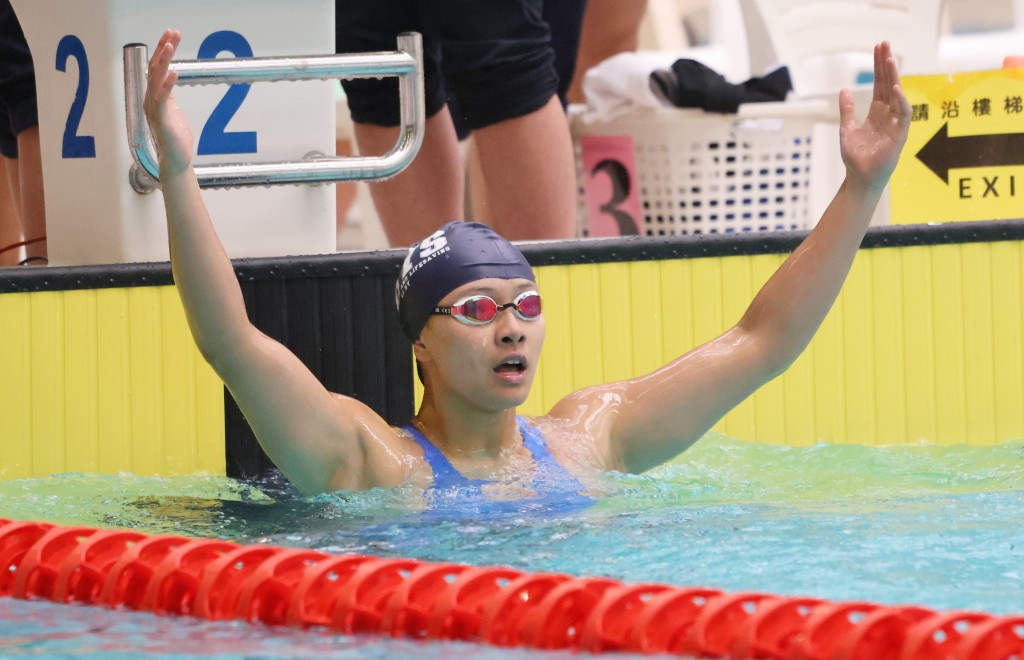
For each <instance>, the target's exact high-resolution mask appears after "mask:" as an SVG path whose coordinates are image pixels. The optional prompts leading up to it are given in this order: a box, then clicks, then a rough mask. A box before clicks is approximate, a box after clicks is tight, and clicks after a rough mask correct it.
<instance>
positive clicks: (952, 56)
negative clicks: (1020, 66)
mask: <svg viewBox="0 0 1024 660" xmlns="http://www.w3.org/2000/svg"><path fill="white" fill-rule="evenodd" d="M997 1H1000V2H1003V3H1007V4H1009V6H1008V7H1005V6H1004V7H1003V9H1004V10H1005V9H1008V10H1009V12H1008V13H1009V14H1010V15H1011V16H1012V21H1011V24H1010V25H1009V26H1007V27H1006V28H1004V29H996V30H980V31H971V32H963V33H961V32H958V31H956V30H953V32H952V33H951V34H945V35H943V36H942V38H941V40H940V41H939V53H938V60H939V68H940V70H941V71H942V72H944V73H948V72H957V71H979V70H984V69H998V68H999V67H1001V66H1002V63H1003V58H1005V57H1006V56H1008V55H1024V0H997Z"/></svg>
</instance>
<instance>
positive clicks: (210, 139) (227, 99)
mask: <svg viewBox="0 0 1024 660" xmlns="http://www.w3.org/2000/svg"><path fill="white" fill-rule="evenodd" d="M223 52H228V53H230V54H231V55H233V56H234V57H252V46H250V45H249V42H248V41H246V40H245V37H243V36H242V35H240V34H238V33H237V32H232V31H231V30H221V31H220V32H214V33H213V34H211V35H210V36H208V37H207V38H206V39H204V40H203V43H202V44H201V45H200V46H199V59H201V60H212V59H214V58H216V57H217V56H218V55H220V54H221V53H223ZM248 94H249V85H248V84H242V83H237V84H234V85H231V87H229V88H228V91H227V93H226V94H224V98H222V99H221V100H220V103H218V104H217V107H216V108H214V109H213V113H212V114H211V115H210V118H209V119H207V120H206V125H205V126H203V132H202V133H201V134H200V135H199V147H198V150H197V153H198V154H199V155H200V156H208V155H211V154H252V153H256V131H234V132H230V133H229V132H228V131H226V130H225V129H226V128H227V125H228V122H230V121H231V119H232V117H234V116H235V113H236V112H238V108H239V106H241V105H242V101H244V100H245V97H246V96H247V95H248Z"/></svg>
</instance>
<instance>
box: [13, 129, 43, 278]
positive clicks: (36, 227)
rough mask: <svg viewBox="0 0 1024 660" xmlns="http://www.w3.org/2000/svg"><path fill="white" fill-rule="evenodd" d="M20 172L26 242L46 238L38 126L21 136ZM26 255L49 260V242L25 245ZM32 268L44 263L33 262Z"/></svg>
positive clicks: (23, 230)
mask: <svg viewBox="0 0 1024 660" xmlns="http://www.w3.org/2000/svg"><path fill="white" fill-rule="evenodd" d="M18 173H19V179H20V186H21V191H20V197H21V233H22V234H23V235H24V236H25V240H26V241H31V240H33V239H37V238H43V237H45V236H46V202H45V201H44V199H43V159H42V155H41V153H40V150H39V127H38V126H33V127H32V128H28V129H25V130H24V131H22V132H21V133H19V134H18ZM25 256H26V258H29V259H31V258H32V257H41V258H43V259H45V258H46V241H45V240H44V241H36V242H34V243H32V244H30V245H26V246H25ZM32 263H33V265H40V264H43V263H45V262H42V261H34V262H32Z"/></svg>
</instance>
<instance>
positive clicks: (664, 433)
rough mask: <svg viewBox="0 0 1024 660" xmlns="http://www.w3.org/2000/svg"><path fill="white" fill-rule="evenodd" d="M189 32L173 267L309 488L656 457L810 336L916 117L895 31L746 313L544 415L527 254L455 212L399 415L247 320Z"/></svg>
mask: <svg viewBox="0 0 1024 660" xmlns="http://www.w3.org/2000/svg"><path fill="white" fill-rule="evenodd" d="M180 39H181V35H180V33H178V32H175V31H170V30H168V31H167V32H165V33H164V35H163V37H162V38H161V39H160V43H159V45H158V46H157V48H156V50H155V51H154V53H153V57H152V59H151V61H150V67H149V87H148V89H147V92H146V101H145V108H146V115H147V117H148V119H149V123H150V126H151V127H152V129H153V134H154V136H155V138H156V141H157V145H158V147H159V152H160V183H161V187H162V189H163V195H164V203H165V206H166V209H167V223H168V232H169V240H170V248H171V265H172V270H173V273H174V281H175V283H176V284H177V287H178V292H179V294H180V295H181V299H182V303H183V305H184V308H185V312H186V315H187V318H188V322H189V326H190V328H191V330H192V335H193V337H194V338H195V341H196V344H197V345H198V347H199V350H200V351H201V352H202V354H203V356H204V357H205V358H206V359H207V360H208V361H209V362H210V364H211V365H212V366H213V368H214V369H215V370H216V371H217V373H218V375H219V376H220V377H221V379H223V381H224V383H225V384H226V385H227V387H228V389H229V390H230V391H231V394H232V395H233V396H234V398H235V400H236V401H237V402H238V405H239V407H240V408H241V410H242V412H243V413H244V414H245V417H246V419H247V420H248V422H249V424H250V425H251V426H252V428H253V431H254V432H255V434H256V437H257V438H258V439H259V441H260V444H261V445H262V446H263V448H264V450H265V451H266V452H267V454H268V455H269V456H270V458H271V459H272V460H273V461H274V463H275V464H276V465H277V466H278V467H279V468H280V469H281V470H282V471H283V472H284V474H285V475H286V476H287V477H288V478H289V479H290V480H291V481H292V482H293V483H294V484H295V485H296V486H297V487H298V488H299V489H300V490H302V491H304V492H306V493H317V492H325V491H333V490H337V489H354V490H360V489H367V488H373V487H377V486H383V487H390V486H397V485H400V484H406V483H420V484H423V485H429V484H430V483H431V482H432V481H433V483H434V484H435V485H439V486H442V485H453V486H458V485H465V484H469V485H479V484H482V483H487V482H496V483H509V482H511V483H515V482H517V481H522V480H523V479H532V477H533V475H534V473H539V472H546V473H547V474H548V475H549V476H553V477H554V481H556V482H557V481H561V482H562V483H564V484H566V485H571V486H570V487H571V488H578V484H579V482H578V481H577V480H576V479H575V478H574V476H573V475H583V474H585V473H587V472H594V471H605V470H618V471H624V472H642V471H644V470H648V469H650V468H652V467H654V466H656V465H659V464H660V463H663V462H665V461H668V460H670V459H672V458H673V457H675V456H677V455H678V454H679V453H681V452H682V451H684V450H685V449H686V448H688V447H689V446H690V445H691V444H693V443H694V442H695V441H696V440H697V439H699V438H700V437H701V436H702V435H703V434H704V433H705V432H706V431H707V430H708V429H710V428H711V426H712V425H713V424H714V423H715V422H716V421H718V420H719V419H720V418H721V417H722V416H723V415H725V413H727V412H728V411H729V410H730V409H732V408H733V407H734V406H736V405H737V404H739V403H740V402H741V401H743V400H744V399H745V398H746V397H748V396H750V394H752V393H753V392H754V391H755V390H757V388H759V387H760V386H761V385H763V384H764V383H766V382H768V381H769V380H771V379H772V378H774V377H775V376H777V375H779V374H780V373H782V372H783V371H784V370H785V369H786V368H787V367H788V366H789V365H790V364H791V363H792V362H793V361H794V360H795V359H796V358H797V356H798V355H799V354H800V353H801V352H802V351H803V349H804V348H805V347H806V346H807V344H808V342H810V340H811V337H812V336H813V335H814V333H815V332H816V331H817V329H818V326H819V325H820V324H821V322H822V320H823V319H824V318H825V315H826V314H827V312H828V310H829V308H830V307H831V306H832V303H833V302H834V301H835V299H836V296H837V295H838V294H839V290H840V288H841V286H842V284H843V281H844V280H845V278H846V275H847V273H848V272H849V269H850V266H851V264H852V262H853V258H854V256H855V254H856V252H857V249H858V247H859V246H860V243H861V240H862V239H863V237H864V233H865V231H866V230H867V227H868V223H869V221H870V219H871V215H872V213H873V212H874V209H875V206H876V205H877V203H878V200H879V196H880V195H881V193H882V189H883V188H884V187H885V185H886V182H887V181H888V179H889V176H890V175H891V173H892V171H893V169H894V168H895V166H896V162H897V160H898V159H899V155H900V151H901V149H902V147H903V143H904V142H905V141H906V138H907V131H908V128H909V126H910V114H911V112H910V105H909V103H908V102H907V99H906V97H905V96H904V94H903V91H902V88H901V87H900V84H899V74H898V72H897V70H896V63H895V60H894V59H893V58H892V54H891V52H890V49H889V45H888V44H887V43H883V44H880V45H878V46H876V47H875V56H874V57H875V64H874V67H875V83H874V96H873V98H872V101H871V107H870V109H869V112H868V115H867V118H866V120H865V121H864V123H863V124H861V125H859V126H858V125H857V124H856V122H855V120H854V108H853V96H852V94H851V92H850V91H849V90H844V91H843V92H841V93H840V96H839V109H840V115H841V124H840V144H841V148H842V156H843V161H844V163H845V165H846V179H845V181H844V182H843V184H842V186H841V187H840V189H839V192H838V193H837V194H836V197H835V199H834V200H833V201H832V203H831V204H830V205H829V207H828V209H827V210H826V211H825V213H824V215H823V216H822V218H821V220H820V221H819V222H818V224H817V226H816V227H815V228H814V230H813V231H812V232H811V233H810V235H809V236H808V237H807V238H806V240H804V242H803V243H802V244H801V245H800V246H799V247H798V248H797V249H796V250H795V251H794V252H793V254H792V255H791V256H790V257H789V258H788V259H787V260H786V262H785V263H784V264H783V265H782V266H781V267H780V268H779V270H778V271H777V272H776V273H775V274H774V276H772V278H771V279H770V280H769V281H768V282H767V283H766V284H765V285H764V287H763V288H762V289H761V291H760V292H759V293H758V294H757V296H756V297H755V298H754V300H753V302H752V303H751V305H750V307H749V308H748V309H747V311H746V313H745V314H744V315H743V317H742V318H741V319H740V320H739V322H738V323H737V324H736V325H735V326H734V327H733V328H731V329H729V330H727V331H726V332H725V333H724V334H722V335H721V336H720V337H718V338H716V339H713V340H711V341H709V342H708V343H706V344H704V345H703V346H699V347H697V348H695V349H693V350H692V351H690V352H689V353H686V354H685V355H683V356H681V357H679V358H678V359H676V360H674V361H673V362H671V363H669V364H668V365H666V366H664V367H662V368H661V369H659V370H657V371H655V372H653V373H651V374H648V375H646V376H642V377H639V378H635V379H632V380H627V381H623V382H619V383H611V384H607V385H599V386H595V387H589V388H586V389H583V390H580V391H578V392H574V393H572V394H570V395H568V396H566V397H565V398H564V399H562V400H561V401H560V402H558V403H557V404H556V405H555V406H554V407H553V408H552V409H551V411H550V412H549V413H548V414H547V415H546V416H544V417H539V418H536V419H531V420H525V419H522V418H517V416H516V407H517V406H519V405H520V404H522V403H523V402H524V401H525V400H526V397H527V394H528V393H529V391H530V385H531V383H532V382H533V377H534V374H535V373H536V369H537V364H538V362H539V359H540V351H541V345H542V344H543V342H544V331H545V321H544V317H543V315H542V314H541V304H540V295H539V293H538V292H537V284H536V281H535V279H534V277H533V273H532V271H531V270H530V266H529V265H528V264H527V263H526V260H525V259H524V258H523V256H522V254H521V253H520V252H519V250H518V249H516V248H515V247H514V246H513V245H512V244H511V243H508V242H507V241H505V240H504V239H502V238H501V237H499V236H498V235H497V234H495V233H494V232H492V231H490V230H489V229H487V228H485V227H483V226H481V225H476V224H473V223H452V224H449V225H446V226H445V227H444V228H442V229H440V230H438V231H437V232H435V233H434V234H432V235H431V236H430V237H428V238H427V239H425V240H423V241H421V242H420V243H419V244H418V245H414V246H413V247H412V248H410V250H409V254H408V257H407V258H406V260H405V263H404V264H403V268H402V274H401V277H400V281H399V283H398V287H397V291H396V299H397V302H398V305H399V316H400V317H401V320H402V326H403V330H404V331H405V333H406V334H407V335H408V336H409V338H410V339H411V340H412V342H413V351H414V353H415V356H416V360H417V362H418V364H419V366H420V369H421V371H422V378H423V382H424V387H425V392H424V397H423V404H422V406H421V407H420V409H419V411H418V412H417V414H416V416H415V417H414V418H413V420H412V424H411V426H410V427H407V428H406V429H396V428H392V427H391V426H389V425H388V424H387V423H386V422H385V421H384V420H383V419H382V418H381V417H380V416H379V415H377V414H376V413H375V412H374V411H372V410H371V409H370V408H368V407H367V406H365V405H364V404H362V403H360V402H359V401H356V400H354V399H351V398H348V397H343V396H340V395H336V394H332V393H330V392H328V391H327V390H326V389H325V388H324V387H323V385H322V384H321V383H320V382H319V381H318V380H317V379H316V378H315V377H314V376H313V375H312V374H311V373H310V372H309V370H308V369H307V368H306V367H305V366H304V365H303V364H302V363H301V362H300V361H299V360H298V358H296V357H295V356H294V355H293V354H292V353H291V352H289V351H288V350H287V349H286V348H285V347H283V346H282V345H280V344H278V343H277V342H275V341H274V340H272V339H270V338H268V337H266V336H265V335H263V334H262V333H261V332H260V331H259V330H257V329H256V328H255V327H254V326H253V325H252V324H251V323H250V322H249V319H248V316H247V315H246V311H245V307H244V304H243V301H242V295H241V291H240V288H239V285H238V281H237V279H236V277H235V273H234V271H233V270H232V267H231V263H230V262H229V260H228V258H227V256H226V255H225V253H224V250H223V248H222V247H221V244H220V242H219V240H218V238H217V236H216V234H215V232H214V229H213V226H212V225H211V223H210V219H209V215H208V213H207V210H206V207H205V206H204V204H203V200H202V197H201V195H200V191H199V185H198V183H197V182H196V178H195V174H194V172H193V170H192V153H193V148H192V134H191V131H190V129H189V127H188V125H187V123H186V121H185V119H184V117H183V115H182V113H181V112H180V111H179V109H178V107H177V105H176V104H175V103H174V101H173V100H172V98H171V90H172V89H173V87H174V83H175V80H176V75H175V74H174V73H173V72H170V71H169V70H168V67H169V64H170V61H171V58H172V57H173V55H174V52H175V49H176V48H177V45H178V43H179V41H180ZM525 483H529V482H525Z"/></svg>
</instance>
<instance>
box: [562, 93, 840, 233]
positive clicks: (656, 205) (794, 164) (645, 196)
mask: <svg viewBox="0 0 1024 660" xmlns="http://www.w3.org/2000/svg"><path fill="white" fill-rule="evenodd" d="M758 105H761V104H758ZM763 105H764V106H774V109H775V110H779V112H778V116H772V114H771V109H770V108H769V107H763V108H760V109H758V111H757V113H756V115H755V116H745V115H744V114H740V115H721V114H712V113H705V112H703V111H700V110H690V109H674V108H666V109H659V110H651V109H643V110H635V111H633V112H631V113H630V114H628V115H626V116H623V117H620V118H618V119H616V120H614V121H610V122H600V121H588V120H587V118H586V115H585V113H584V109H583V107H582V106H579V107H576V106H574V107H573V108H572V110H571V112H570V124H571V131H572V136H573V147H574V151H575V154H576V174H577V181H578V182H579V195H578V204H577V221H578V229H579V234H580V235H581V236H589V235H590V232H589V226H590V221H589V219H588V217H587V207H586V203H585V185H586V181H587V179H586V177H587V176H592V173H588V172H584V170H583V157H582V147H581V144H580V138H581V137H582V136H587V135H601V136H625V137H628V138H630V139H631V141H632V146H633V157H634V161H635V167H636V173H635V178H636V180H635V181H634V182H633V184H634V185H635V186H636V189H637V193H638V195H639V202H640V215H641V216H642V218H641V220H642V221H641V222H638V223H637V225H638V229H639V233H641V234H646V235H648V236H671V235H677V234H729V233H740V232H754V231H778V230H792V229H806V228H808V227H811V226H813V224H814V221H815V219H816V218H815V217H813V216H812V214H811V213H810V212H809V208H810V190H811V175H812V167H811V164H812V160H813V153H814V149H813V133H814V127H815V125H816V123H817V122H818V121H820V120H821V119H822V108H821V105H820V104H814V105H810V106H804V107H802V108H793V107H786V106H790V104H784V103H779V104H775V103H772V104H763ZM741 112H742V109H741Z"/></svg>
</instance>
